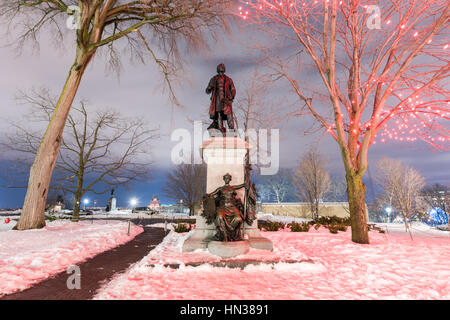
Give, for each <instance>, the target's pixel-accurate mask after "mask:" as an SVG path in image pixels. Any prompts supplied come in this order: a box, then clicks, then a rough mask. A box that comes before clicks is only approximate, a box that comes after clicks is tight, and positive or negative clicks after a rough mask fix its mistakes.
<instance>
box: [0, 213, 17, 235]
mask: <svg viewBox="0 0 450 320" xmlns="http://www.w3.org/2000/svg"><path fill="white" fill-rule="evenodd" d="M13 218H15V219H17V216H3V217H0V232H2V231H9V230H12V229H13V228H14V227H15V226H16V224H17V221H16V220H13Z"/></svg>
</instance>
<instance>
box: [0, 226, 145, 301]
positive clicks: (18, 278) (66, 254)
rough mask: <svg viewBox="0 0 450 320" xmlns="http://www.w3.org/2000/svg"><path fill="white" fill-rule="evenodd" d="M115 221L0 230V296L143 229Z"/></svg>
mask: <svg viewBox="0 0 450 320" xmlns="http://www.w3.org/2000/svg"><path fill="white" fill-rule="evenodd" d="M127 231H128V223H125V222H119V221H107V222H106V221H95V222H93V223H92V222H90V221H83V222H79V223H72V222H70V221H67V220H58V221H53V222H50V223H47V226H46V227H45V228H43V229H40V230H27V231H13V230H10V231H5V232H0V296H2V295H5V294H10V293H13V292H15V291H21V290H24V289H26V288H28V287H31V286H32V285H33V284H35V283H37V282H40V281H42V280H44V279H46V278H48V277H51V276H52V275H55V274H57V273H59V272H62V271H65V270H67V268H68V267H70V266H72V265H76V264H78V263H81V262H82V261H84V260H86V259H88V258H91V257H93V256H95V255H97V254H99V253H101V252H103V251H106V250H110V249H112V248H114V247H117V246H119V245H121V244H123V243H126V242H128V241H130V240H131V239H133V238H134V237H135V236H136V235H138V234H140V233H141V232H143V229H142V228H141V227H138V226H135V225H133V224H132V225H131V228H130V235H129V236H128V235H127Z"/></svg>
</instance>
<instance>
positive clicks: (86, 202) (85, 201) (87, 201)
mask: <svg viewBox="0 0 450 320" xmlns="http://www.w3.org/2000/svg"><path fill="white" fill-rule="evenodd" d="M88 203H89V199H84V200H83V204H84V210H86V205H87V204H88Z"/></svg>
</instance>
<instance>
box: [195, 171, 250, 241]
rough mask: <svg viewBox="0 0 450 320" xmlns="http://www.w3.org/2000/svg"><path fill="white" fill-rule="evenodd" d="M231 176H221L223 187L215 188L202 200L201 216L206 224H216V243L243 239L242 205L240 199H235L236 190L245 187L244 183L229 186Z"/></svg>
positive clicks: (243, 219)
mask: <svg viewBox="0 0 450 320" xmlns="http://www.w3.org/2000/svg"><path fill="white" fill-rule="evenodd" d="M231 178H232V177H231V175H230V174H229V173H227V174H226V175H224V176H223V180H224V181H225V185H224V186H222V187H219V188H217V189H216V190H215V191H214V192H212V193H210V194H206V196H205V197H204V199H203V214H202V215H203V216H204V217H205V218H206V220H207V223H209V224H211V223H213V222H216V224H217V233H216V236H215V237H214V240H216V241H241V240H243V239H244V234H243V223H244V221H245V220H246V219H245V217H244V205H243V204H242V201H241V199H239V198H237V197H236V195H237V193H236V190H238V189H242V188H244V187H245V183H243V184H240V185H236V186H232V185H230V181H231Z"/></svg>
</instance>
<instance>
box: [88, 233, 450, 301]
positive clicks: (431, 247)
mask: <svg viewBox="0 0 450 320" xmlns="http://www.w3.org/2000/svg"><path fill="white" fill-rule="evenodd" d="M263 235H264V236H265V237H268V238H270V239H271V240H272V241H273V243H274V247H275V250H274V252H273V253H269V252H265V251H260V250H254V249H252V251H251V252H250V253H249V254H248V255H245V256H242V257H237V258H235V259H243V258H249V259H255V258H256V259H266V260H270V258H278V259H279V260H283V259H295V258H297V259H298V258H305V257H307V258H310V259H312V260H313V261H314V263H307V262H303V263H294V264H289V263H277V264H275V265H274V266H273V265H268V264H260V265H256V266H255V265H249V266H247V267H246V268H245V269H244V270H241V269H231V268H218V267H213V266H212V265H211V264H202V265H201V266H199V267H192V266H185V265H183V263H186V262H194V261H207V262H208V261H209V262H212V261H217V259H218V258H217V257H214V256H211V255H210V254H208V253H207V251H204V250H197V251H196V252H193V253H181V245H182V243H183V241H184V239H186V238H187V237H188V236H189V234H188V233H186V234H176V233H174V232H171V233H170V234H169V235H168V236H167V237H166V238H165V239H164V241H163V242H162V243H161V244H160V245H159V246H157V247H156V248H155V249H154V250H153V251H151V252H150V254H149V255H148V256H147V257H145V258H144V259H143V260H141V261H140V262H139V263H136V264H135V265H134V266H132V267H130V268H129V269H128V270H127V271H126V272H125V273H124V274H122V275H119V276H117V277H116V278H115V279H113V281H111V282H110V283H109V284H107V285H105V286H104V287H103V288H101V289H100V290H99V292H98V293H97V295H96V297H95V299H194V300H197V299H199V300H201V299H225V300H228V299H267V300H269V299H277V300H280V299H283V300H285V299H450V237H449V236H448V233H447V234H445V233H441V236H439V237H438V236H436V234H434V233H431V234H428V233H427V234H425V233H421V232H419V233H418V234H414V240H413V241H411V239H410V238H409V235H408V234H407V233H405V232H403V233H401V232H395V233H387V234H381V233H378V232H370V238H371V244H370V245H358V244H355V243H353V242H351V241H350V238H351V233H350V231H348V232H345V233H343V232H340V233H339V234H336V235H334V234H331V233H330V232H329V231H328V230H327V229H325V228H323V227H321V228H320V229H319V230H314V229H311V231H310V232H307V233H303V232H300V233H294V232H289V231H288V230H286V229H285V230H282V231H279V232H263ZM163 263H181V265H180V268H179V269H171V268H169V267H164V266H163V265H162V264H163ZM149 264H154V265H155V266H154V267H151V266H149ZM230 284H232V285H230Z"/></svg>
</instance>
